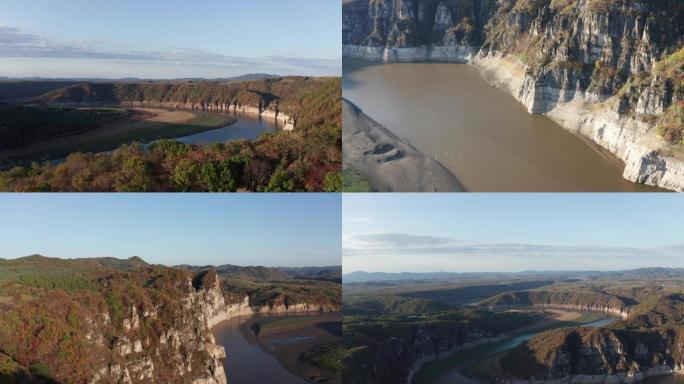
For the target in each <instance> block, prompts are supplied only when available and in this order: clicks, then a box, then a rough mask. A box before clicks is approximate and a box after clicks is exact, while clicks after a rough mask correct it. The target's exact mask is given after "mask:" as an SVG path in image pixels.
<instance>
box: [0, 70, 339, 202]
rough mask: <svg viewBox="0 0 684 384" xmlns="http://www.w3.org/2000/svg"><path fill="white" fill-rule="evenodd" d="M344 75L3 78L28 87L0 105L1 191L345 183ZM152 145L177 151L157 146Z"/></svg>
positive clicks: (298, 187)
mask: <svg viewBox="0 0 684 384" xmlns="http://www.w3.org/2000/svg"><path fill="white" fill-rule="evenodd" d="M338 84H339V79H336V78H309V77H268V78H265V79H257V80H248V81H225V82H220V81H207V80H204V81H180V80H177V81H154V82H143V81H141V82H122V81H119V82H80V83H76V84H72V83H65V86H64V87H62V88H57V89H54V90H52V91H49V92H47V93H43V94H37V95H36V94H34V93H37V92H41V91H44V90H45V89H50V88H51V86H54V84H53V83H48V84H43V83H42V82H40V81H32V82H31V81H29V82H26V81H24V82H14V83H13V82H7V81H5V82H0V88H7V90H5V91H4V93H8V94H11V93H13V92H14V93H18V91H17V88H21V87H26V88H29V89H28V90H26V91H25V92H24V94H26V95H31V96H30V97H26V98H25V99H23V100H22V101H21V102H19V103H18V104H13V105H10V104H3V105H2V106H0V107H1V108H0V120H1V121H2V122H3V123H2V125H1V126H0V137H2V138H3V140H2V143H3V148H0V169H2V170H3V171H2V172H0V189H3V190H8V191H36V190H40V191H47V190H49V191H141V192H142V191H188V190H189V191H236V190H240V191H257V190H259V191H322V190H331V191H332V190H337V189H339V187H340V186H339V179H340V176H339V172H340V168H341V164H340V158H341V148H340V140H341V137H340V132H341V130H340V124H341V110H340V104H339V97H340V89H339V85H338ZM32 90H33V92H32ZM0 94H1V93H0ZM96 113H99V114H101V115H102V116H101V117H100V116H97V115H95V116H94V117H93V116H91V115H94V114H96ZM160 140H161V141H160ZM163 140H172V141H163ZM145 143H147V144H145ZM150 143H151V144H150ZM156 143H166V144H160V145H162V146H167V147H168V146H169V145H170V146H173V147H174V150H173V151H172V153H157V154H155V153H153V152H155V151H154V150H153V149H152V148H153V147H155V144H156ZM156 147H157V148H159V146H156ZM151 149H152V150H151ZM163 152H165V151H163ZM158 155H162V156H161V157H159V156H158ZM84 163H85V164H84ZM134 163H135V164H134ZM203 168H206V170H205V171H204V172H202V171H201V170H202V169H203ZM210 168H211V169H210ZM202 178H204V180H201V179H202ZM98 179H99V180H98ZM181 179H182V180H181Z"/></svg>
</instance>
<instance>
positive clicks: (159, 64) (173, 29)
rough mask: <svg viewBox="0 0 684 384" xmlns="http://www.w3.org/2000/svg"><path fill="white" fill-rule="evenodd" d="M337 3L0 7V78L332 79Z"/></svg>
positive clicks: (211, 0)
mask: <svg viewBox="0 0 684 384" xmlns="http://www.w3.org/2000/svg"><path fill="white" fill-rule="evenodd" d="M341 12H342V7H341V5H340V2H339V0H287V1H282V0H203V1H181V0H145V1H133V0H118V1H109V0H69V1H53V0H3V2H2V12H1V13H0V59H1V60H0V76H10V77H26V76H43V77H113V78H120V77H143V78H178V77H230V76H235V75H240V74H244V73H248V72H266V73H278V74H301V75H339V74H340V73H341V66H342V63H341V30H342V27H341V20H342V16H341Z"/></svg>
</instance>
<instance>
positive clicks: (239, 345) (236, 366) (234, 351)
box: [212, 317, 306, 384]
mask: <svg viewBox="0 0 684 384" xmlns="http://www.w3.org/2000/svg"><path fill="white" fill-rule="evenodd" d="M247 319H248V318H247V317H237V318H233V319H230V320H228V321H224V322H222V323H220V324H218V325H217V326H216V327H215V328H214V329H213V330H212V331H213V332H214V336H215V337H216V344H218V345H222V346H224V347H225V348H226V355H227V358H226V359H225V360H224V362H223V368H224V369H225V371H226V377H227V378H228V383H230V384H252V383H282V384H306V381H305V380H303V379H301V378H299V377H297V376H295V375H293V374H292V373H290V372H289V371H288V370H287V369H285V367H283V366H282V365H281V364H280V362H279V361H278V360H277V359H276V358H275V357H273V356H272V355H271V354H269V353H268V352H266V351H264V350H263V349H262V348H261V347H260V346H258V345H255V344H251V343H250V342H249V341H247V338H246V337H245V335H244V334H243V333H242V331H241V330H240V324H242V323H243V322H245V321H247Z"/></svg>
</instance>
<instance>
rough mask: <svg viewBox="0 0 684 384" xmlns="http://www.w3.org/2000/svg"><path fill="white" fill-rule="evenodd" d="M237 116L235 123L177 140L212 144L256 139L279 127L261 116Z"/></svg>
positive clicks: (187, 142) (186, 142) (188, 142)
mask: <svg viewBox="0 0 684 384" xmlns="http://www.w3.org/2000/svg"><path fill="white" fill-rule="evenodd" d="M204 113H211V112H204ZM235 117H236V118H237V121H236V122H235V123H233V124H230V125H227V126H225V127H220V128H216V129H211V130H207V131H204V132H200V133H195V134H193V135H188V136H183V137H178V138H176V140H178V141H180V142H182V143H185V144H211V143H222V142H226V141H232V140H240V139H247V140H254V139H256V138H258V137H259V136H261V135H262V134H264V133H269V132H275V131H276V130H278V129H279V127H278V126H277V124H276V123H274V122H269V121H266V120H264V119H261V118H257V117H252V116H247V115H242V114H237V115H235Z"/></svg>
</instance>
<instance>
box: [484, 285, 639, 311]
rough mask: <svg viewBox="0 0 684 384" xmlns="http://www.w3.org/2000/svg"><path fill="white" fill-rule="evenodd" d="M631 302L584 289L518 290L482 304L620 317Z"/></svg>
mask: <svg viewBox="0 0 684 384" xmlns="http://www.w3.org/2000/svg"><path fill="white" fill-rule="evenodd" d="M630 304H632V303H631V302H627V301H625V299H624V298H621V297H618V296H614V295H610V294H606V293H602V292H591V291H589V292H582V291H572V290H568V291H543V290H537V291H518V292H509V293H504V294H501V295H498V296H495V297H493V298H491V299H487V300H485V301H483V302H481V303H480V305H482V306H485V307H489V308H501V307H516V306H545V307H555V308H567V309H573V310H580V311H589V312H599V313H605V314H610V315H616V316H620V317H627V316H628V315H629V313H630V310H631V308H630Z"/></svg>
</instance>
